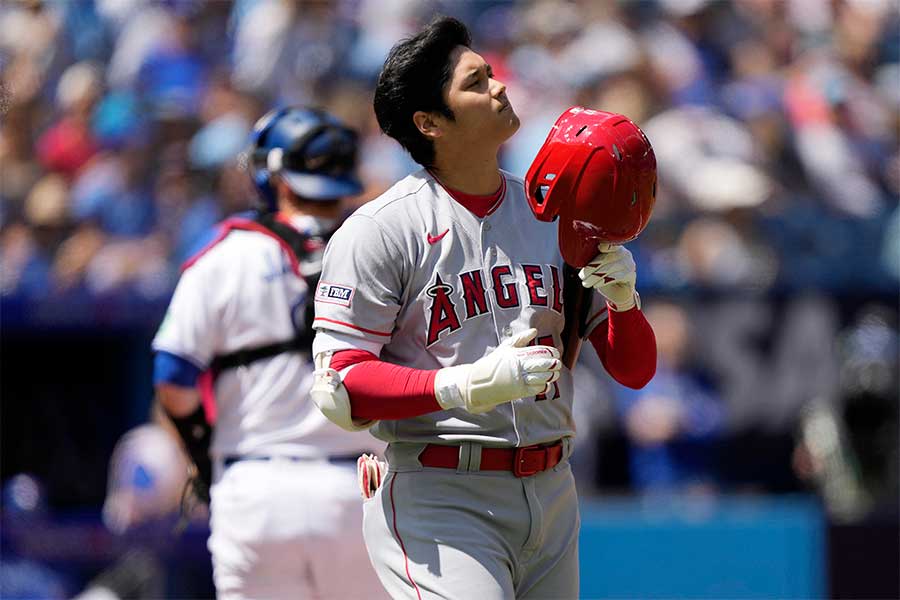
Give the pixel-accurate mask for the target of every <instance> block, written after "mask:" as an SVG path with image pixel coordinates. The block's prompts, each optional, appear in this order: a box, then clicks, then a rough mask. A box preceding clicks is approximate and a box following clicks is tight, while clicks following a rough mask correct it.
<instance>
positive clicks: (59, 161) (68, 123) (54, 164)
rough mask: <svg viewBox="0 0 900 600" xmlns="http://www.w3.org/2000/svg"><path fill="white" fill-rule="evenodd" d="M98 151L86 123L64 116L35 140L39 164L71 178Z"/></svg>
mask: <svg viewBox="0 0 900 600" xmlns="http://www.w3.org/2000/svg"><path fill="white" fill-rule="evenodd" d="M97 152H98V147H97V143H96V141H94V138H93V136H92V134H91V131H90V129H89V128H88V126H87V124H85V123H82V122H80V121H77V120H75V119H70V118H64V119H62V120H61V121H59V122H58V123H57V124H56V125H54V126H53V127H51V128H50V129H49V130H48V131H47V132H46V133H45V134H44V135H42V136H41V138H40V139H39V140H38V142H37V154H38V157H39V158H40V161H41V164H42V165H43V166H44V167H46V168H47V170H49V171H58V172H60V173H62V174H63V175H65V176H66V177H69V178H72V177H74V176H75V174H76V173H77V172H78V170H79V169H81V167H83V166H84V165H85V163H87V162H88V161H89V160H90V159H91V158H92V157H93V156H94V155H95V154H97Z"/></svg>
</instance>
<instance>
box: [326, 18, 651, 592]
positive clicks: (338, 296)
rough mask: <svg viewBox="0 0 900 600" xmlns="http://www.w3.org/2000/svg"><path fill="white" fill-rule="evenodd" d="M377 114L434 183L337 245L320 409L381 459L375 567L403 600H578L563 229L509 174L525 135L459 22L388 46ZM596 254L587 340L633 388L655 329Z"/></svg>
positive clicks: (617, 264) (413, 186)
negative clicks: (502, 152) (384, 445)
mask: <svg viewBox="0 0 900 600" xmlns="http://www.w3.org/2000/svg"><path fill="white" fill-rule="evenodd" d="M374 108H375V113H376V116H377V117H378V121H379V124H380V126H381V128H382V129H383V131H384V132H385V133H387V134H388V135H389V136H391V137H393V138H394V139H395V140H397V141H398V142H399V143H400V144H402V145H403V146H404V147H405V148H406V149H407V150H408V151H409V152H410V154H411V155H412V157H413V158H414V159H415V160H416V161H417V162H418V163H420V164H421V165H422V167H423V168H422V170H420V171H418V172H416V173H413V174H411V175H410V176H408V177H406V178H405V179H403V180H401V181H400V182H398V183H397V184H396V185H394V186H393V187H392V188H391V189H389V190H388V191H387V192H385V193H384V194H383V195H382V196H380V197H379V198H377V199H375V200H374V201H372V202H370V203H368V204H366V205H364V206H363V207H361V208H360V209H359V210H357V211H356V212H355V213H354V214H353V215H352V216H351V217H349V218H348V219H347V221H345V223H344V224H343V225H342V226H341V228H340V229H339V230H338V231H337V232H336V233H335V235H334V237H333V238H332V239H331V241H330V242H329V244H328V247H327V249H326V251H325V257H324V264H323V273H322V277H321V280H320V282H319V285H318V287H317V290H316V294H315V308H316V314H315V321H314V327H315V329H316V330H317V335H316V337H315V341H314V344H313V353H314V355H315V361H316V366H317V371H316V377H315V383H314V385H313V391H312V393H311V395H312V396H313V399H314V401H315V402H316V404H317V405H318V406H319V407H320V408H321V409H322V411H323V413H325V414H326V415H327V416H328V417H329V418H330V419H331V420H333V421H334V422H335V423H337V424H339V425H341V426H342V427H343V428H345V429H347V430H354V429H357V430H358V429H364V428H371V431H372V432H373V433H374V435H375V436H376V437H378V438H380V439H382V440H385V441H387V442H388V443H389V445H388V449H387V459H388V463H389V469H388V472H387V474H386V475H385V477H384V479H383V481H382V483H381V485H380V486H378V489H377V491H376V492H375V493H374V494H373V495H372V497H371V498H370V499H368V500H365V501H364V504H363V506H364V508H363V512H364V518H363V519H364V524H363V530H364V536H365V541H366V546H367V548H368V551H369V556H370V558H371V560H372V562H373V564H374V565H375V569H376V571H377V573H378V576H379V578H380V580H381V582H382V584H383V585H384V586H385V588H386V589H387V591H388V592H389V593H390V595H391V597H393V598H409V599H424V598H446V599H453V600H458V599H461V598H479V599H487V600H491V599H496V600H500V599H507V598H575V597H577V595H578V549H577V540H578V528H579V516H578V504H577V498H576V493H575V482H574V479H573V477H572V473H571V469H570V467H569V464H568V461H567V459H568V457H569V455H570V454H571V452H572V439H573V436H574V435H575V423H574V422H573V419H572V374H571V372H570V371H569V369H568V368H565V367H563V365H562V363H561V361H560V346H561V341H562V337H561V336H562V331H563V327H564V320H565V319H564V316H563V315H564V307H563V289H562V285H561V282H562V278H561V272H562V267H563V264H564V263H563V259H562V257H561V255H560V249H559V245H558V241H557V229H556V226H555V225H554V224H551V223H545V222H540V221H538V220H536V219H535V218H534V216H533V215H532V213H531V211H530V209H529V204H528V202H527V200H526V195H525V190H524V187H523V182H522V180H521V179H520V178H517V177H515V176H513V175H510V174H509V173H505V172H503V171H501V170H500V169H499V167H498V161H497V153H498V151H499V148H500V146H501V144H502V143H503V142H504V141H506V140H507V139H508V138H509V137H510V136H511V135H513V133H515V131H516V130H517V128H518V127H519V119H518V117H517V116H516V114H515V112H514V110H513V108H512V106H511V104H510V102H509V99H508V98H507V96H506V88H505V86H504V85H503V84H502V83H500V82H499V81H497V80H496V79H494V77H493V74H492V72H491V66H490V65H489V64H487V63H486V62H485V60H484V59H483V58H482V57H481V56H480V55H479V54H477V53H476V52H474V51H473V50H472V49H471V48H470V37H469V32H468V30H467V29H466V27H465V26H464V25H463V24H462V23H460V22H459V21H456V20H455V19H451V18H441V19H438V20H436V21H435V22H433V23H432V24H431V25H429V26H428V27H426V28H425V29H424V30H423V31H421V32H420V33H418V34H417V35H415V36H413V37H412V38H410V39H408V40H406V41H403V42H402V43H400V44H398V45H397V46H395V47H394V48H393V49H392V50H391V52H390V54H389V56H388V58H387V60H386V62H385V65H384V68H383V70H382V72H381V75H380V77H379V80H378V84H377V87H376V90H375V99H374ZM605 249H606V250H608V251H607V252H604V253H600V254H598V255H597V256H596V257H594V259H593V260H591V261H590V263H589V264H588V265H587V266H586V267H585V268H584V269H582V271H581V273H580V275H581V277H582V279H583V280H584V282H583V283H584V285H585V286H589V287H592V288H593V289H595V290H596V292H595V293H593V294H592V296H591V303H592V305H593V306H592V307H591V308H592V310H591V311H590V314H589V315H588V319H587V324H586V332H587V334H588V337H589V339H590V341H591V343H592V345H593V346H594V348H595V349H596V351H597V352H598V353H599V355H600V358H601V360H602V363H603V365H604V366H605V368H606V369H607V370H608V371H609V373H610V374H611V375H612V376H613V377H614V378H615V379H617V380H618V381H619V382H621V383H623V384H625V385H628V386H630V387H634V388H640V387H642V386H643V385H645V384H646V383H647V382H648V381H649V380H650V378H651V377H652V376H653V373H654V371H655V365H656V348H655V341H654V337H653V333H652V330H651V329H650V327H649V325H648V324H647V321H646V320H645V319H644V317H643V315H642V314H641V312H640V309H639V307H638V306H637V296H636V293H635V289H634V286H635V267H634V261H633V260H632V259H631V255H630V253H629V252H628V251H627V250H626V249H624V248H622V247H620V246H614V247H609V248H605ZM576 281H577V280H576Z"/></svg>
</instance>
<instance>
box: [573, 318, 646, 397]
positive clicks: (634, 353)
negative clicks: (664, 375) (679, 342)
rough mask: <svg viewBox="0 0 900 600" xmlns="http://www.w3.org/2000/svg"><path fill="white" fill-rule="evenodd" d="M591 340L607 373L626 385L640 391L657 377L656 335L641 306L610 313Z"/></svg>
mask: <svg viewBox="0 0 900 600" xmlns="http://www.w3.org/2000/svg"><path fill="white" fill-rule="evenodd" d="M589 339H590V340H591V345H593V346H594V350H596V351H597V356H599V357H600V361H601V362H602V363H603V366H604V367H605V368H606V371H607V372H608V373H609V374H610V375H612V377H613V379H615V380H616V381H618V382H619V383H621V384H622V385H624V386H626V387H630V388H632V389H636V390H638V389H640V388H642V387H644V386H645V385H647V384H648V383H649V382H650V380H651V379H653V376H654V375H655V374H656V336H655V335H654V334H653V329H652V328H651V327H650V323H648V322H647V319H646V318H644V313H642V312H641V311H640V310H639V309H638V308H637V307H634V308H632V309H631V310H626V311H624V312H616V311H614V310H611V311H609V318H608V319H606V321H605V324H601V325H598V326H597V327H596V328H595V329H594V331H593V332H591V336H590V338H589Z"/></svg>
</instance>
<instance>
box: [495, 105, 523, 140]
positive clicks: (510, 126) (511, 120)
mask: <svg viewBox="0 0 900 600" xmlns="http://www.w3.org/2000/svg"><path fill="white" fill-rule="evenodd" d="M503 116H504V117H505V119H503V121H502V122H501V124H500V130H501V135H502V136H503V140H502V141H501V143H503V142H505V141H506V140H508V139H509V138H511V137H512V136H513V134H515V133H516V132H517V131H518V130H519V125H520V124H521V123H520V121H519V116H518V115H517V114H516V113H514V112H513V111H509V114H508V115H503Z"/></svg>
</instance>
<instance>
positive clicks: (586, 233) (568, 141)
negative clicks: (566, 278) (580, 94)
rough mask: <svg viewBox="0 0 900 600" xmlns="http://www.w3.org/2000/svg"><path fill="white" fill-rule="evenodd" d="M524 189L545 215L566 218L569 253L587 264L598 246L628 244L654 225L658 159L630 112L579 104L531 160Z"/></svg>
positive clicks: (577, 263)
mask: <svg viewBox="0 0 900 600" xmlns="http://www.w3.org/2000/svg"><path fill="white" fill-rule="evenodd" d="M525 192H526V194H527V196H528V204H529V205H531V210H532V212H534V216H535V217H537V218H538V220H540V221H553V220H554V219H556V218H557V217H559V219H560V221H559V249H560V252H561V253H562V257H563V259H564V260H565V261H566V262H567V263H568V264H570V265H571V266H573V267H577V268H581V267H583V266H585V265H586V264H588V262H590V260H591V259H592V258H594V256H596V254H597V246H598V244H602V243H606V244H624V243H625V242H628V241H631V240H633V239H634V238H636V237H637V236H638V234H639V233H640V232H641V231H643V230H644V227H646V226H647V221H649V220H650V213H651V212H653V203H654V201H655V200H656V156H655V155H654V154H653V148H652V147H651V146H650V142H649V141H648V140H647V137H646V136H645V135H644V132H643V131H641V130H640V129H639V128H638V126H637V125H635V124H634V123H632V122H631V120H630V119H628V118H627V117H623V116H622V115H617V114H615V113H609V112H602V111H599V110H590V109H586V108H583V107H581V106H573V107H572V108H570V109H568V110H567V111H566V112H564V113H563V114H562V115H560V117H559V118H558V119H557V120H556V124H555V125H553V128H552V129H551V130H550V134H549V135H548V136H547V139H546V140H545V141H544V145H543V146H541V149H540V150H539V151H538V154H537V156H536V157H535V159H534V162H533V163H531V167H530V168H529V169H528V174H527V175H526V176H525Z"/></svg>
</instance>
